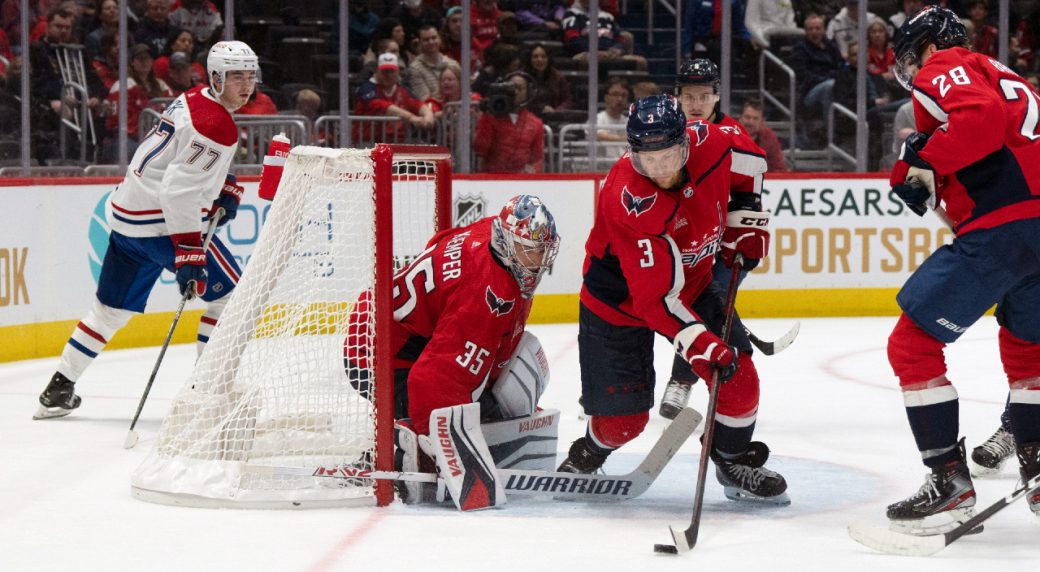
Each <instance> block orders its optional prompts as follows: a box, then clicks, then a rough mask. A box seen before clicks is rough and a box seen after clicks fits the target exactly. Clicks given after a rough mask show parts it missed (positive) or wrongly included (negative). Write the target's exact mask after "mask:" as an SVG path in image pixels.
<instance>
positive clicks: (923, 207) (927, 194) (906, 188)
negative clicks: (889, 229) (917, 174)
mask: <svg viewBox="0 0 1040 572" xmlns="http://www.w3.org/2000/svg"><path fill="white" fill-rule="evenodd" d="M892 191H893V192H895V194H897V195H899V198H900V199H903V202H904V203H906V206H907V207H909V208H910V210H911V211H913V213H914V214H915V215H917V216H924V213H926V212H928V204H929V203H930V202H931V200H932V192H931V191H929V190H928V187H926V186H925V185H924V184H922V183H918V182H916V181H915V182H911V183H901V184H898V185H896V186H894V187H892Z"/></svg>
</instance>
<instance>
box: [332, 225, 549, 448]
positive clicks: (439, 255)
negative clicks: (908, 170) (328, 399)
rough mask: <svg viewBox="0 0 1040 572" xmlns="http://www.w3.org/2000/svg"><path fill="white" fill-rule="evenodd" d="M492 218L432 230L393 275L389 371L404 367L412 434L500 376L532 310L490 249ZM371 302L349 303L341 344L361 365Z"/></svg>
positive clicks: (364, 361)
mask: <svg viewBox="0 0 1040 572" xmlns="http://www.w3.org/2000/svg"><path fill="white" fill-rule="evenodd" d="M492 218H493V217H492ZM492 218H485V219H481V220H479V221H477V222H475V223H473V224H471V225H469V226H465V227H462V228H455V229H450V230H446V231H443V232H440V233H438V234H437V235H435V236H434V237H433V238H432V239H430V242H429V243H428V244H427V249H426V250H425V251H424V252H423V253H422V254H420V255H419V257H418V258H416V259H415V260H414V261H413V262H412V263H411V264H409V265H408V266H407V267H405V268H404V269H402V270H401V271H400V272H398V273H397V275H396V276H395V277H394V325H393V339H392V345H393V352H394V369H401V368H406V369H410V371H409V374H408V415H409V417H411V419H412V423H413V427H414V428H415V430H416V432H418V433H422V434H425V433H427V432H428V431H429V422H430V412H431V411H433V410H434V409H437V408H440V407H449V406H453V405H461V404H464V403H472V402H474V401H476V400H477V399H478V398H479V397H480V394H481V393H482V392H483V391H484V390H485V389H487V387H488V384H489V382H493V381H494V380H495V379H497V378H498V374H499V372H500V371H501V368H503V367H505V365H506V363H507V362H508V361H509V358H510V357H512V355H513V352H514V351H515V350H516V345H517V344H518V343H519V341H520V337H521V335H522V334H523V332H524V327H525V326H526V324H527V317H528V315H529V314H530V313H531V301H530V300H527V299H524V298H522V297H521V296H520V289H519V286H518V285H517V282H516V279H515V278H514V277H513V275H512V274H511V273H510V271H509V270H508V269H507V268H506V267H505V266H503V265H502V263H501V262H499V260H498V258H497V257H496V256H495V255H494V254H492V252H491V249H490V241H491V221H492ZM370 302H371V297H370V295H369V294H368V293H366V294H365V295H364V296H362V298H361V300H360V301H359V302H358V304H357V305H356V306H355V308H354V310H353V311H352V313H351V316H350V321H349V331H348V335H347V339H346V341H345V343H344V346H343V353H344V357H346V359H347V360H349V361H350V362H351V363H353V364H355V365H357V366H358V367H361V368H366V369H367V368H369V367H371V364H370V363H369V361H370V356H369V355H368V353H367V348H366V347H365V346H364V345H363V344H359V343H357V340H359V339H366V338H365V336H367V335H368V328H369V319H368V313H369V312H370V311H371V304H370ZM356 336H363V337H361V338H358V337H356Z"/></svg>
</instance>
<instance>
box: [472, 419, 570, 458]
mask: <svg viewBox="0 0 1040 572" xmlns="http://www.w3.org/2000/svg"><path fill="white" fill-rule="evenodd" d="M559 428H560V412H559V410H557V409H546V410H542V411H538V412H536V413H535V414H534V415H531V416H528V417H521V418H519V419H510V420H508V421H495V422H493V423H484V424H482V425H481V426H480V429H481V431H482V432H483V433H484V439H485V440H486V441H487V445H488V449H489V450H490V451H491V456H492V458H493V459H494V461H495V466H496V467H498V468H499V469H524V470H532V471H555V470H556V445H557V436H558V434H559Z"/></svg>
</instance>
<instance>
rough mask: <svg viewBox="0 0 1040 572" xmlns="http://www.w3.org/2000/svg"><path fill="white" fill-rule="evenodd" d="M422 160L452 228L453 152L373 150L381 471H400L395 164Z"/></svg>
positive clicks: (389, 495)
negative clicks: (430, 167)
mask: <svg viewBox="0 0 1040 572" xmlns="http://www.w3.org/2000/svg"><path fill="white" fill-rule="evenodd" d="M395 159H396V160H420V161H433V162H435V163H436V167H435V169H436V172H435V173H434V183H435V185H436V198H435V200H436V203H437V204H436V207H435V208H436V211H437V212H436V216H437V220H436V226H437V230H438V231H441V230H444V229H446V228H449V227H450V226H451V223H452V221H451V153H450V152H449V151H448V149H447V148H445V147H438V146H433V145H377V146H376V147H375V149H373V150H372V161H373V163H374V170H375V172H374V175H375V182H376V184H375V205H376V209H375V221H376V228H375V234H376V236H375V239H376V252H375V259H376V268H375V293H374V294H375V295H374V301H375V311H376V317H375V337H376V339H375V367H374V369H375V371H374V374H375V398H376V400H375V401H376V458H375V465H376V470H377V471H393V470H394V369H393V358H394V357H393V348H392V347H391V344H390V336H391V335H392V334H391V328H392V325H393V319H394V315H393V310H394V307H393V303H394V300H393V297H394V293H393V280H394V212H393V192H394V190H393V183H394V168H393V165H394V160H395ZM393 500H394V491H393V485H392V483H391V482H390V481H386V480H377V481H376V504H378V505H379V506H386V505H388V504H390V503H391V502H393Z"/></svg>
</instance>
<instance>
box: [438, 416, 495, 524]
mask: <svg viewBox="0 0 1040 572" xmlns="http://www.w3.org/2000/svg"><path fill="white" fill-rule="evenodd" d="M424 441H425V443H424ZM420 444H421V445H423V448H424V449H425V448H427V447H428V446H432V449H433V455H434V460H435V461H436V462H437V470H438V472H439V473H440V476H441V478H442V479H444V483H445V485H446V486H447V488H448V492H449V493H450V494H451V498H452V500H454V501H455V506H457V507H458V509H459V510H463V511H469V510H480V509H485V508H491V507H496V506H501V505H504V504H505V503H506V494H505V488H504V487H503V485H502V482H501V481H500V480H499V479H498V476H497V472H496V471H495V463H494V460H493V458H492V457H491V451H489V450H488V446H487V442H486V441H485V440H484V435H483V433H481V431H480V405H479V404H477V403H467V404H465V405H456V406H454V407H442V408H440V409H434V410H433V412H431V413H430V435H429V437H426V436H422V437H420Z"/></svg>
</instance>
